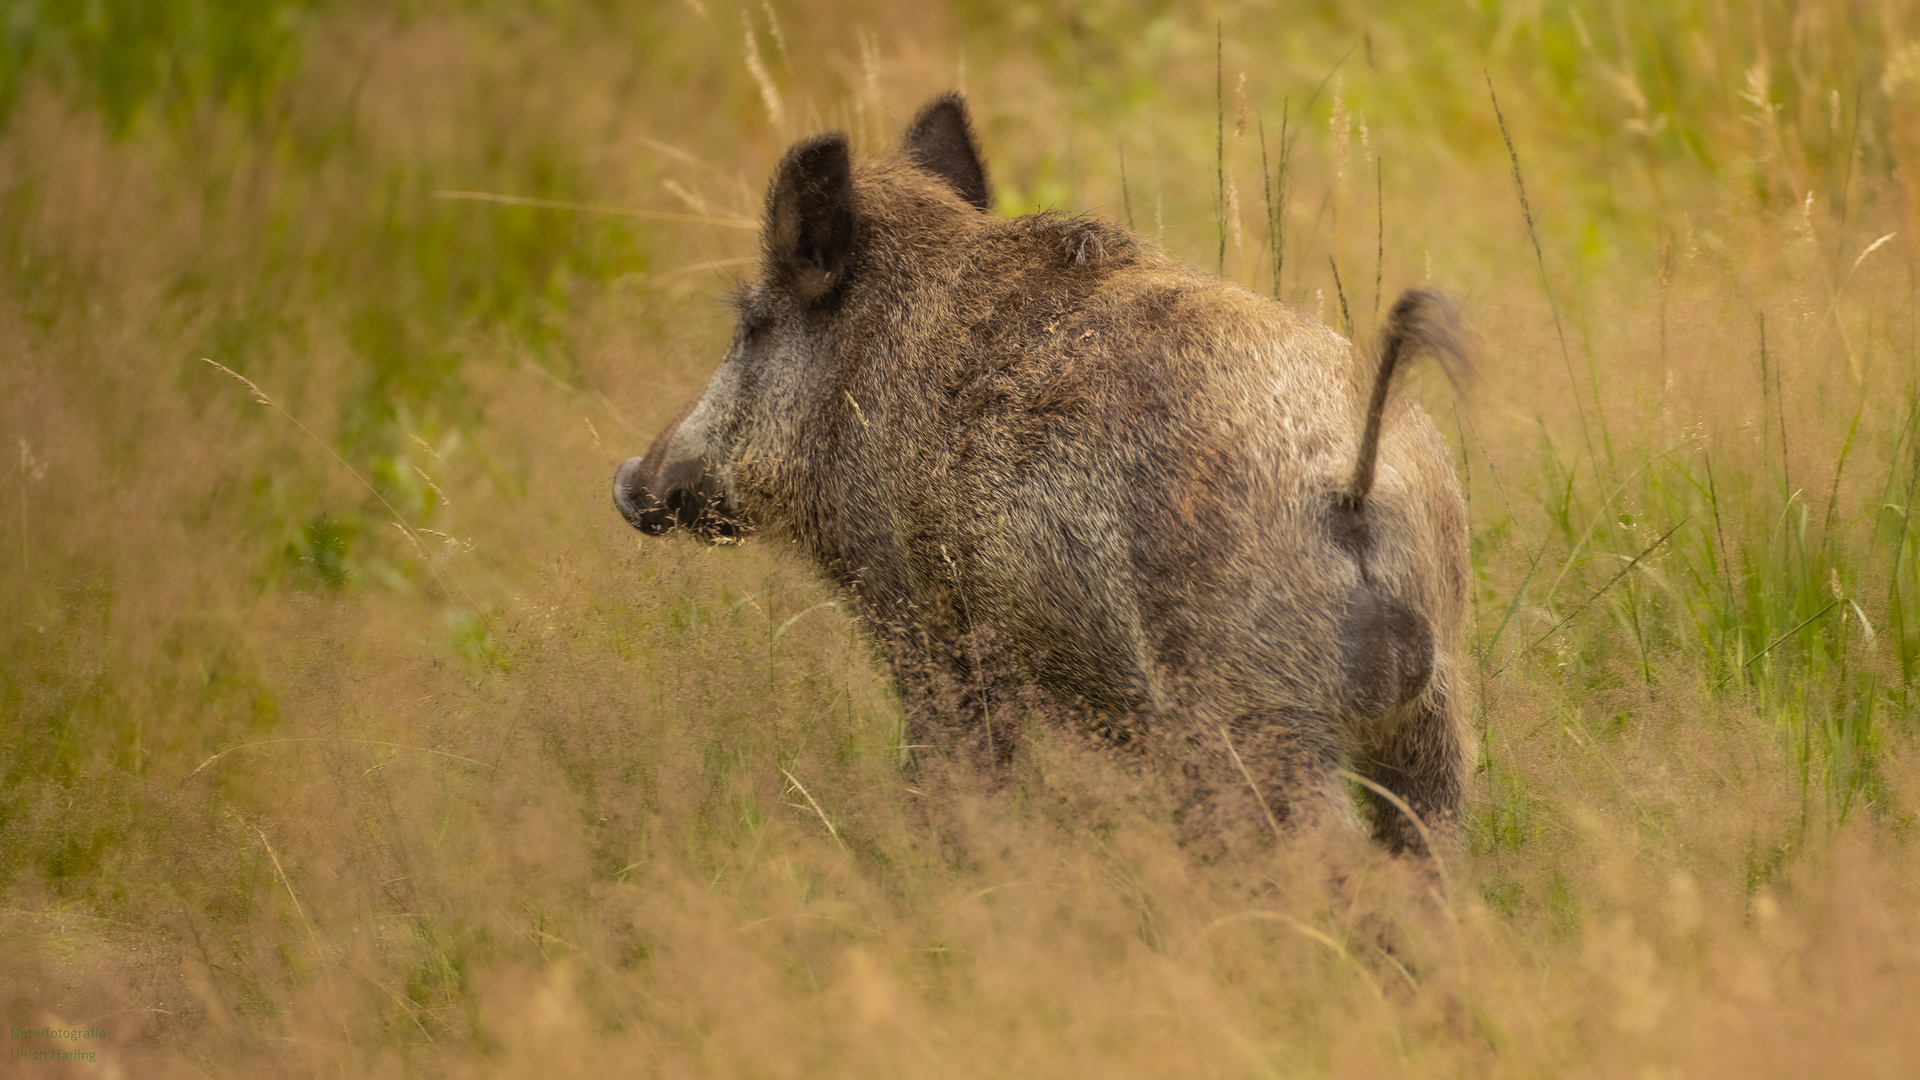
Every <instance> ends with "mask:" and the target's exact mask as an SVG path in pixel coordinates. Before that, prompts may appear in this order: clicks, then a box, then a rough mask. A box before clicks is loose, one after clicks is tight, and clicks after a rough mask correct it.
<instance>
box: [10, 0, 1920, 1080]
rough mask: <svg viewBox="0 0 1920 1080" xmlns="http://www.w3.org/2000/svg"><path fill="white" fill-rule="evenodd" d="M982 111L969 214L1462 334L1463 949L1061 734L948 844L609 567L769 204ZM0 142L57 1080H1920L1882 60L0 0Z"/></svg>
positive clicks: (35, 791)
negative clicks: (1204, 849) (1172, 809)
mask: <svg viewBox="0 0 1920 1080" xmlns="http://www.w3.org/2000/svg"><path fill="white" fill-rule="evenodd" d="M954 87H961V88H963V89H964V90H965V91H966V92H967V93H968V95H969V96H970V99H971V102H972V105H973V108H974V111H975V114H976V117H977V119H978V121H979V123H980V126H981V129H982V138H983V142H984V143H985V149H986V153H987V157H988V162H989V167H990V168H991V169H992V170H993V173H994V177H995V181H996V184H997V191H998V198H999V205H998V207H997V210H998V212H999V213H1001V214H1007V215H1013V214H1020V213H1026V212H1029V211H1032V210H1035V209H1041V208H1049V207H1051V208H1057V209H1060V210H1064V211H1067V212H1074V213H1078V212H1089V213H1097V214H1102V215H1105V216H1109V217H1112V218H1117V219H1121V220H1124V221H1127V222H1129V223H1130V224H1131V225H1132V227H1133V228H1134V229H1135V230H1137V231H1138V232H1140V233H1141V234H1142V235H1144V236H1146V237H1148V238H1150V239H1152V240H1155V241H1157V242H1159V243H1161V244H1163V245H1165V246H1166V247H1167V248H1168V249H1170V250H1171V251H1173V252H1174V253H1176V254H1178V255H1180V256H1181V257H1183V258H1186V259H1189V260H1191V261H1193V262H1195V263H1197V264H1199V265H1202V266H1204V267H1207V268H1209V269H1217V270H1219V271H1221V272H1222V273H1224V274H1225V275H1226V276H1228V277H1231V278H1234V279H1236V280H1239V281H1241V282H1243V283H1245V284H1246V285H1248V286H1249V287H1252V288H1255V289H1259V290H1261V291H1265V292H1269V293H1271V294H1274V295H1277V296H1279V297H1280V298H1282V299H1284V300H1286V301H1288V302H1290V303H1293V304H1295V305H1298V306H1300V307H1301V308H1303V309H1305V310H1306V311H1308V312H1310V313H1313V314H1316V315H1318V316H1319V317H1321V318H1322V319H1324V320H1326V321H1328V322H1330V323H1331V324H1333V325H1335V326H1336V327H1337V328H1342V329H1345V328H1347V326H1348V324H1349V323H1351V324H1352V325H1354V326H1357V327H1358V330H1357V331H1355V333H1356V335H1357V337H1358V338H1359V340H1360V342H1361V344H1362V345H1363V346H1364V345H1365V344H1366V338H1367V333H1368V331H1367V328H1368V327H1370V326H1372V325H1374V324H1375V322H1376V321H1377V314H1378V312H1379V310H1380V304H1381V297H1382V295H1383V294H1384V295H1385V296H1387V297H1389V298H1391V296H1393V295H1395V294H1396V293H1397V292H1398V290H1399V289H1401V288H1404V287H1406V286H1408V285H1411V284H1416V283H1419V282H1422V281H1426V280H1431V281H1433V282H1434V283H1436V284H1438V285H1442V286H1444V287H1447V288H1450V289H1452V290H1454V291H1455V292H1457V293H1459V294H1460V295H1462V296H1463V297H1464V298H1465V300H1466V302H1467V304H1468V306H1469V307H1470V309H1471V310H1472V311H1473V313H1474V316H1475V318H1476V320H1477V322H1478V324H1479V326H1480V329H1481V331H1482V333H1483V334H1484V337H1485V341H1486V350H1485V354H1484V356H1483V357H1482V360H1481V365H1482V370H1483V372H1484V373H1485V380H1484V382H1483V383H1482V384H1481V385H1479V386H1477V387H1475V388H1472V389H1471V391H1470V393H1468V394H1467V395H1466V396H1465V397H1463V398H1456V396H1455V394H1454V392H1453V391H1452V389H1451V388H1450V387H1448V386H1447V385H1446V383H1445V381H1444V380H1443V379H1438V378H1434V377H1428V378H1427V379H1426V381H1425V382H1420V381H1419V380H1416V381H1415V384H1414V385H1413V386H1412V387H1411V389H1410V391H1409V392H1411V393H1414V394H1416V395H1418V396H1419V397H1420V399H1421V400H1422V402H1423V403H1424V404H1425V405H1426V407H1427V409H1428V410H1429V411H1430V412H1431V413H1432V414H1433V415H1434V416H1435V418H1436V419H1437V420H1438V421H1439V422H1440V425H1441V428H1442V430H1443V431H1445V432H1446V433H1447V434H1448V435H1449V437H1450V438H1451V439H1453V441H1454V444H1455V448H1456V451H1457V453H1458V455H1459V469H1460V473H1461V476H1462V477H1463V479H1464V480H1465V481H1466V483H1467V486H1468V489H1469V492H1470V496H1471V504H1472V516H1473V525H1472V528H1473V555H1474V566H1475V570H1476V572H1477V585H1476V588H1477V607H1476V618H1475V626H1474V631H1473V640H1472V643H1471V644H1472V649H1473V654H1472V655H1473V657H1474V660H1475V665H1476V670H1475V672H1474V673H1473V674H1472V675H1470V676H1469V682H1470V684H1471V686H1472V692H1473V694H1474V696H1475V699H1476V703H1475V708H1474V713H1473V716H1474V723H1475V725H1476V728H1477V730H1478V737H1479V757H1478V768H1477V772H1476V775H1475V780H1474V786H1473V788H1472V791H1471V796H1470V798H1471V805H1472V811H1473V817H1472V822H1471V825H1470V829H1469V835H1470V851H1469V853H1468V854H1467V856H1466V857H1465V859H1464V861H1463V862H1462V864H1461V865H1459V866H1457V867H1456V868H1455V869H1454V872H1453V874H1452V876H1451V880H1450V882H1449V883H1448V889H1447V893H1446V895H1444V896H1443V895H1440V894H1439V893H1438V892H1434V893H1426V892H1423V891H1422V886H1421V885H1420V883H1419V882H1418V881H1417V880H1416V879H1417V877H1418V875H1414V874H1407V873H1402V872H1401V871H1402V870H1403V869H1404V868H1398V867H1395V866H1393V865H1390V864H1388V863H1386V862H1385V861H1384V860H1382V861H1381V862H1380V863H1378V864H1363V865H1359V866H1357V867H1356V868H1354V869H1353V870H1352V871H1351V872H1350V873H1349V874H1348V875H1347V876H1346V878H1345V882H1344V884H1343V886H1342V887H1341V888H1338V889H1335V890H1332V891H1328V890H1326V889H1323V888H1321V887H1319V886H1318V885H1317V884H1316V881H1317V875H1316V874H1315V873H1314V872H1313V871H1312V869H1311V867H1309V866H1307V865H1306V863H1309V862H1311V861H1312V860H1311V859H1302V858H1301V857H1300V854H1299V853H1298V852H1288V851H1287V850H1285V849H1280V848H1276V849H1273V850H1270V851H1265V852H1262V851H1257V850H1256V851H1252V852H1251V853H1248V854H1246V855H1245V856H1244V857H1236V858H1235V859H1232V860H1208V859H1203V858H1201V857H1199V856H1197V855H1195V854H1193V853H1190V852H1188V851H1185V850H1183V849H1182V848H1181V847H1180V846H1179V845H1178V844H1177V843H1175V842H1174V840H1173V839H1172V830H1171V828H1170V826H1169V823H1168V807H1167V805H1166V800H1165V793H1164V792H1162V791H1160V790H1159V789H1158V788H1157V787H1156V786H1155V784H1154V783H1153V781H1152V779H1151V777H1147V776H1143V775H1139V774H1137V773H1136V772H1135V771H1132V770H1131V767H1130V766H1129V765H1128V764H1127V763H1126V762H1122V761H1119V760H1116V759H1114V758H1113V757H1112V756H1111V755H1107V756H1103V755H1100V754H1097V753H1091V752H1087V751H1085V750H1083V749H1082V748H1080V747H1079V746H1078V744H1077V743H1075V742H1073V741H1072V740H1068V739H1061V738H1056V737H1052V736H1050V735H1049V733H1047V732H1044V731H1042V732H1037V733H1035V734H1034V735H1033V736H1032V737H1031V738H1030V740H1029V743H1028V745H1026V746H1024V747H1023V749H1022V755H1021V759H1020V764H1019V766H1018V767H1017V769H1016V772H1015V775H1014V777H1013V779H1012V780H1011V782H1009V783H1008V784H1007V785H1006V786H1005V787H1004V788H1003V789H1000V790H995V791H972V790H968V789H966V786H965V785H964V784H956V783H949V784H944V785H934V784H927V785H925V786H922V784H921V778H920V777H918V776H917V775H916V774H915V773H913V772H912V771H910V770H906V769H903V766H902V760H903V751H902V747H901V743H902V735H901V707H900V703H899V701H898V698H897V696H896V694H895V691H894V689H893V687H892V685H891V683H890V680H889V679H888V677H887V676H886V675H885V674H884V672H883V671H882V670H881V669H880V668H879V667H878V665H877V662H876V660H875V657H874V655H873V653H872V651H871V648H870V645H869V642H868V639H867V638H866V637H865V636H864V631H863V630H862V628H861V627H860V626H859V625H857V624H856V623H855V622H854V621H853V620H851V619H850V618H849V617H848V615H847V614H846V611H845V609H844V608H842V607H839V606H836V605H835V603H834V601H835V599H836V598H835V597H834V595H833V594H832V593H831V592H830V591H829V590H827V589H826V588H825V587H823V586H822V585H820V584H818V583H817V582H816V580H815V579H814V577H813V575H812V574H811V573H810V572H809V571H808V569H807V568H806V567H805V566H804V565H802V564H801V563H800V562H799V561H798V560H797V559H795V558H793V557H792V556H791V555H789V554H788V553H786V552H784V551H781V550H778V547H779V545H778V544H774V543H769V542H764V541H753V542H749V543H746V544H744V545H739V546H732V547H721V548H711V549H709V548H704V547H701V546H699V545H697V544H695V543H693V542H691V541H687V540H684V539H670V540H662V541H645V540H644V539H643V538H641V537H639V536H637V535H636V534H635V533H634V532H633V531H632V530H630V529H629V528H628V527H627V526H626V525H625V524H624V523H623V522H622V521H620V519H619V517H618V515H617V514H616V513H615V512H614V511H613V509H612V508H611V506H610V505H609V500H608V496H607V485H608V481H609V478H610V477H611V475H612V471H613V468H614V465H615V463H616V462H618V461H619V460H620V459H621V458H623V457H625V456H627V455H628V454H631V453H637V452H638V451H639V450H640V449H641V448H643V447H644V445H645V443H646V441H647V439H648V437H649V436H650V435H651V434H652V433H653V432H654V431H656V430H658V429H659V428H660V427H661V426H662V425H663V424H664V423H665V422H666V421H667V420H668V419H669V418H670V417H671V416H672V415H673V413H674V412H675V411H676V410H677V408H678V407H679V406H680V404H681V403H683V402H684V401H686V400H687V399H688V398H689V397H690V396H691V395H693V394H695V393H697V391H698V389H699V388H700V386H701V385H702V384H703V383H704V381H705V378H706V376H707V375H708V373H709V372H710V371H711V370H712V367H713V365H714V364H715V363H716V362H717V360H718V358H719V356H720V353H721V351H722V350H723V348H724V346H725V343H726V341H727V339H728V335H729V319H728V315H727V311H726V309H725V307H724V305H723V304H722V303H721V299H722V297H723V296H724V294H725V293H726V291H727V290H728V289H729V288H730V287H731V285H732V284H733V283H734V282H735V281H737V280H739V279H740V278H741V277H743V276H744V275H747V274H750V273H751V270H752V267H751V264H750V260H751V258H752V256H753V255H754V253H755V250H756V248H755V245H756V242H757V241H756V236H755V233H754V232H753V231H752V230H751V229H749V228H741V227H738V224H737V222H736V219H747V220H752V219H754V218H756V217H757V208H758V206H759V200H760V196H761V192H762V190H763V185H764V183H765V180H766V177H767V174H768V171H769V169H770V167H771V165H772V164H773V163H774V162H775V161H776V160H777V159H778V156H779V154H780V153H781V152H782V151H783V150H784V149H785V147H786V146H787V145H788V143H789V142H790V141H791V140H793V139H794V138H796V137H798V136H800V135H803V134H806V133H809V132H812V131H816V130H822V129H826V128H829V127H835V128H840V129H842V130H845V131H847V132H849V133H850V135H851V136H852V137H853V139H854V140H855V144H856V146H857V147H860V148H862V149H864V150H868V151H871V150H876V149H880V148H883V147H886V146H889V145H891V144H892V143H893V142H894V141H895V140H897V138H898V134H899V127H900V125H901V124H902V123H903V122H904V120H905V119H906V118H907V117H909V116H911V114H912V111H913V110H914V109H915V108H916V107H917V106H918V105H919V104H920V103H921V102H922V101H924V100H925V99H926V98H927V97H928V96H930V95H932V94H934V93H937V92H940V91H943V90H946V89H950V88H954ZM1496 94H1497V98H1498V110H1499V112H1498V113H1496V107H1495V101H1494V97H1493V95H1496ZM0 113H3V115H4V121H3V122H4V128H3V129H0V357H4V359H0V446H3V447H4V449H5V452H6V454H7V459H6V463H5V467H4V472H3V473H0V941H3V942H4V947H3V948H0V1007H4V1009H5V1010H6V1013H7V1022H8V1024H9V1025H11V1027H10V1030H9V1036H10V1037H9V1039H8V1041H7V1045H6V1049H7V1051H8V1053H9V1055H10V1056H9V1058H8V1061H9V1065H10V1067H12V1068H14V1069H15V1070H17V1075H22V1076H36V1077H39V1076H65V1075H72V1076H81V1075H95V1074H96V1073H97V1074H99V1075H119V1076H141V1077H150V1076H151V1077H159V1076H181V1077H187V1076H280V1075H285V1076H348V1077H357V1076H456V1075H457V1076H481V1075H485V1076H550V1075H600V1074H615V1075H662V1076H685V1075H711V1076H726V1077H733V1076H765V1077H812V1076H825V1075H890V1076H915V1077H921V1076H987V1075H1008V1074H1019V1075H1053V1076H1095V1075H1162V1076H1179V1077H1201V1076H1209V1077H1211V1076H1221V1077H1225V1076H1278V1077H1297V1076H1328V1075H1337V1076H1350V1075H1365V1076H1406V1075H1445V1076H1469V1075H1471V1076H1566V1075H1582V1076H1585V1075H1594V1076H1635V1077H1658V1076H1676V1077H1677V1076H1689V1075H1739V1076H1782V1077H1788V1076H1791V1077H1798V1076H1808V1075H1829V1076H1840V1075H1845V1076H1870V1075H1882V1076H1891V1075H1899V1074H1902V1073H1910V1070H1912V1069H1913V1068H1914V1065H1915V1062H1917V1061H1920V1025H1916V1024H1915V1023H1914V1019H1915V1017H1920V893H1917V892H1916V888H1917V887H1920V886H1917V883H1920V830H1917V829H1916V822H1917V820H1920V819H1917V818H1916V812H1917V811H1920V756H1916V747H1915V733H1916V729H1917V728H1920V697H1917V696H1916V689H1917V688H1916V683H1915V680H1916V676H1920V530H1917V529H1916V523H1915V522H1914V520H1913V515H1914V498H1915V494H1916V487H1917V485H1920V352H1917V351H1916V348H1917V342H1920V300H1917V294H1916V277H1915V260H1916V255H1917V254H1920V246H1917V242H1920V221H1916V213H1915V212H1916V208H1920V7H1917V6H1916V5H1915V4H1913V3H1911V2H1909V0H1886V2H1884V3H1880V4H1872V5H1869V4H1862V3H1840V2H1837V0H1812V2H1808V3H1801V4H1784V3H1775V2H1761V3H1753V4H1739V3H1719V2H1715V3H1708V2H1705V0H1680V2H1677V3H1663V4H1634V3H1605V4H1603V3H1598V2H1584V0H1583V2H1578V3H1563V2H1558V0H1549V2H1546V3H1538V2H1536V3H1531V4H1527V3H1518V2H1504V0H1463V2H1460V3H1453V4H1448V5H1428V4H1416V3H1378V4H1372V5H1365V4H1358V3H1347V4H1325V5H1317V6H1313V7H1311V8H1309V7H1307V6H1303V5H1277V6H1274V5H1256V4H1246V5H1234V4H1229V5H1222V6H1218V7H1216V8H1212V9H1209V10H1207V11H1206V12H1204V13H1199V14H1194V13H1189V12H1188V11H1187V10H1186V9H1184V8H1182V7H1179V6H1175V5H1147V6H1143V7H1129V6H1121V5H1104V4H1097V3H1095V4H1085V5H1079V6H1075V5H1072V4H1067V3H1056V4H1049V5H1022V4H1013V3H999V2H995V0H961V2H956V3H954V4H952V5H951V6H948V7H939V6H934V5H917V6H901V5H887V4H871V5H866V6H864V7H856V8H854V9H851V10H845V9H840V8H837V7H832V6H829V5H810V4H794V3H789V2H777V3H774V4H771V5H768V4H764V3H747V4H740V5H735V4H731V3H727V2H724V0H685V2H676V3H666V2H661V3H657V4H643V5H633V4H613V3H595V2H591V0H580V2H573V3H570V2H567V0H549V2H545V3H530V4H524V5H515V4H509V3H505V2H492V0H446V2H437V0H419V2H414V3H405V4H393V5H380V4H374V3H360V2H354V0H334V2H319V3H306V2H295V0H248V2H242V0H88V2H85V3H81V2H68V3H55V2H35V0H9V2H7V3H4V4H0ZM1502 118H1504V123H1505V135H1506V136H1510V138H1511V143H1510V144H1509V142H1508V139H1507V138H1506V137H1503V132H1502V128H1501V120H1502ZM1517 181H1523V182H1524V193H1525V199H1524V204H1523V200H1522V197H1521V193H1520V190H1519V188H1518V186H1517ZM445 192H478V193H483V194H489V195H503V196H511V197H513V199H514V200H519V201H512V200H509V201H505V202H502V201H491V202H489V201H479V200H475V199H472V198H446V197H438V196H441V195H442V194H443V193H445ZM561 204H565V205H561ZM567 207H572V208H567ZM583 208H584V209H583ZM593 208H598V209H593ZM634 211H637V212H639V213H634ZM1336 270H1337V272H1338V278H1337V279H1336V276H1335V274H1336ZM203 358H206V359H208V360H212V361H214V362H215V364H209V363H207V362H205V361H204V360H203ZM221 368H225V369H227V370H226V371H223V370H221ZM229 373H231V374H232V375H237V376H241V377H243V380H236V378H234V377H230V374H229ZM46 1028H54V1029H82V1030H86V1029H92V1030H94V1031H96V1032H99V1033H101V1035H100V1036H99V1037H89V1038H83V1039H78V1040H59V1039H47V1038H39V1037H33V1036H32V1033H33V1032H36V1031H40V1030H41V1029H46ZM23 1033H24V1034H23ZM53 1050H58V1051H61V1052H64V1053H70V1054H72V1053H79V1054H90V1055H92V1057H90V1058H89V1057H80V1058H78V1059H72V1058H68V1059H58V1058H51V1057H45V1056H43V1057H40V1058H34V1057H32V1056H31V1053H32V1052H44V1051H53Z"/></svg>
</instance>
